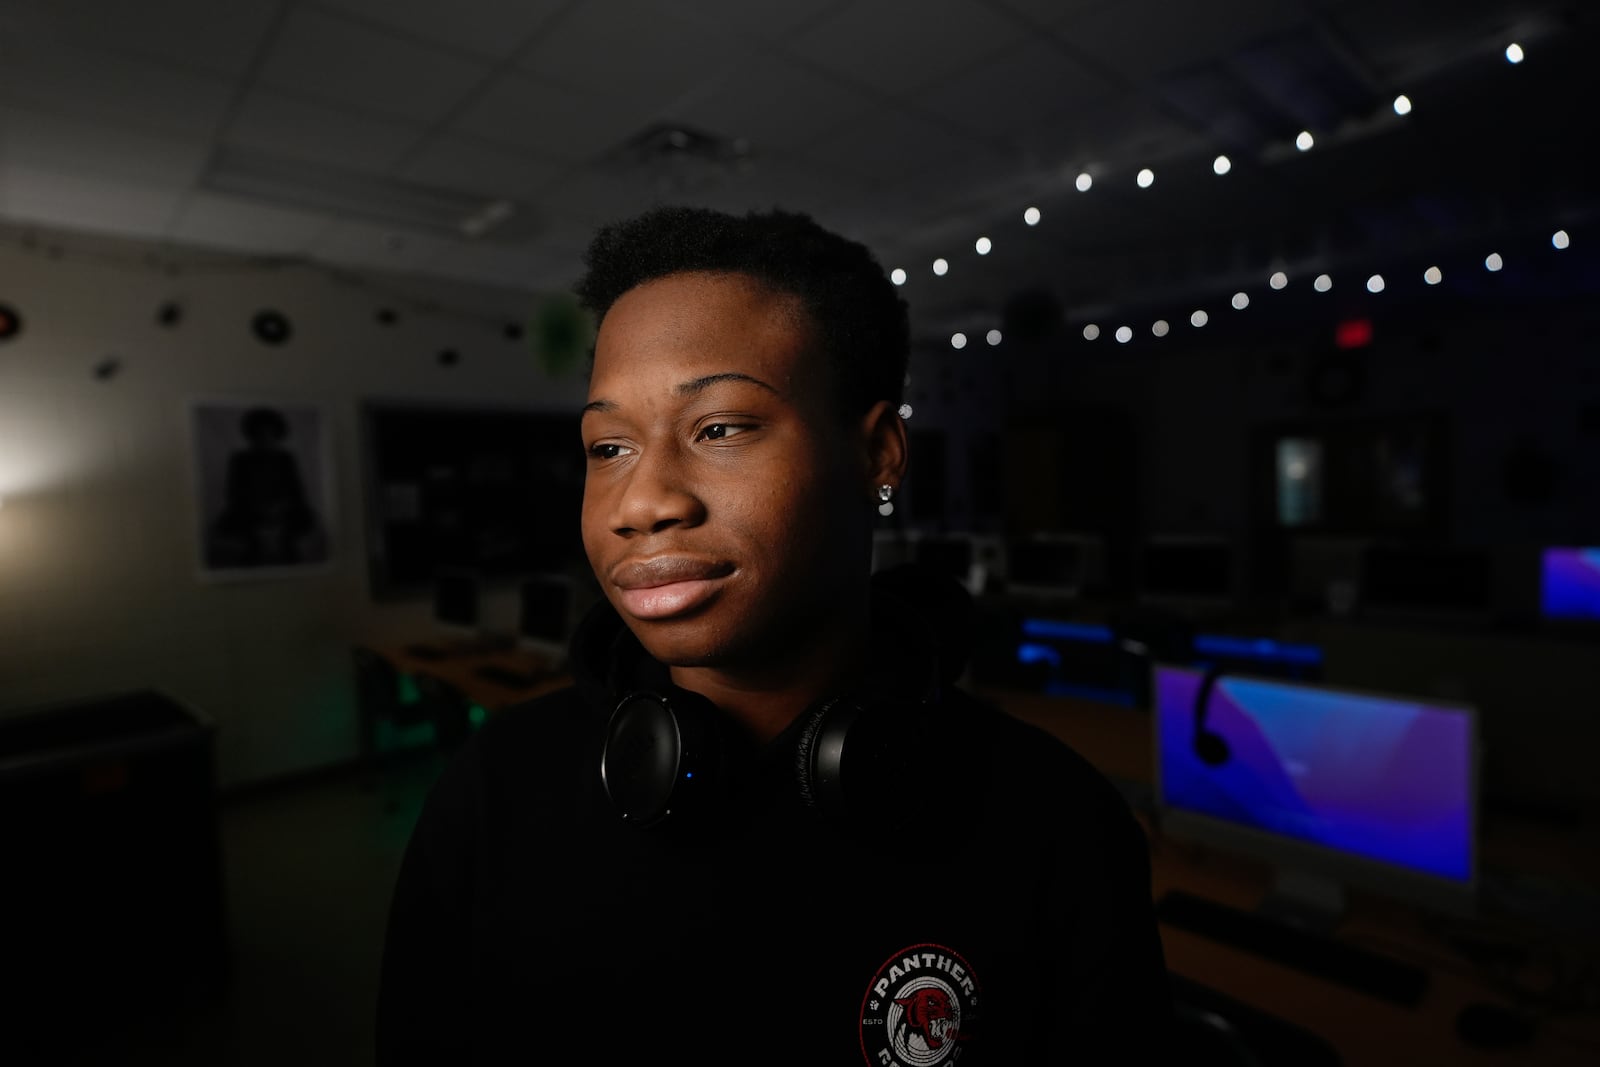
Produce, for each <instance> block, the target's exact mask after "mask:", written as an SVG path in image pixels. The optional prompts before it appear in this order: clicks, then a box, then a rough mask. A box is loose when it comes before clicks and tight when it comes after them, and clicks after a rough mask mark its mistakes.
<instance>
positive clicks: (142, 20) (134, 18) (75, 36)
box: [19, 0, 282, 77]
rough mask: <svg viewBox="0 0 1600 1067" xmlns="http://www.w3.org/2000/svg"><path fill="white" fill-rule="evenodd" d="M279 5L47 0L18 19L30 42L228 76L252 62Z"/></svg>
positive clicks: (256, 0) (263, 1)
mask: <svg viewBox="0 0 1600 1067" xmlns="http://www.w3.org/2000/svg"><path fill="white" fill-rule="evenodd" d="M281 6H282V5H281V4H280V3H279V2H278V0H228V3H226V4H219V3H216V2H215V0H139V2H138V3H123V2H120V0H49V2H48V3H36V4H32V5H24V6H23V7H22V8H21V14H20V25H21V27H22V29H23V30H24V33H25V35H26V38H27V39H28V40H31V41H37V40H39V39H41V38H47V39H50V40H52V41H55V42H57V43H63V44H73V45H78V46H82V47H89V48H95V49H98V50H102V51H108V52H125V53H130V54H133V55H137V56H142V57H145V58H147V59H157V60H161V61H165V62H167V63H171V64H172V65H174V66H179V67H191V68H195V69H198V70H202V71H215V72H217V73H220V74H224V75H227V76H230V77H231V76H233V75H236V74H238V73H239V72H241V71H243V70H245V69H246V67H247V66H248V65H249V62H250V59H251V57H252V56H254V55H255V53H256V50H257V49H258V48H259V47H261V44H262V41H263V39H264V38H265V36H266V34H267V32H268V31H269V30H270V28H271V26H272V24H273V21H274V19H275V18H276V17H277V12H278V9H279V8H280V7H281ZM30 16H31V17H30ZM20 36H21V35H19V38H20Z"/></svg>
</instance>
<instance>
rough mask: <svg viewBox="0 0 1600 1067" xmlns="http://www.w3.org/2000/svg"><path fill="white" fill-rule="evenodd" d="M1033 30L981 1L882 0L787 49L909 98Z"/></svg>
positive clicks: (851, 10) (822, 25)
mask: <svg viewBox="0 0 1600 1067" xmlns="http://www.w3.org/2000/svg"><path fill="white" fill-rule="evenodd" d="M1025 33H1026V31H1025V29H1024V28H1023V27H1021V26H1019V25H1017V23H1016V22H1015V21H1014V20H1012V19H1009V18H1007V17H1005V16H1004V15H1000V14H996V13H995V12H994V11H992V10H991V9H989V8H985V7H981V6H979V5H978V4H977V3H976V2H974V0H940V2H939V3H938V4H936V5H935V4H930V3H927V2H925V0H882V2H879V3H872V4H853V5H848V6H846V7H843V8H841V9H840V10H839V11H838V13H836V14H834V15H833V16H831V17H829V18H827V19H824V20H822V21H820V22H817V23H814V24H812V25H811V26H808V27H807V28H806V29H805V30H803V31H801V32H800V33H798V34H796V35H795V36H794V37H792V38H791V39H790V40H789V41H787V42H786V43H785V45H784V47H785V48H786V49H787V50H788V51H790V52H792V53H793V54H795V55H797V56H801V57H803V58H804V59H806V60H807V61H808V62H811V63H815V64H817V65H818V66H821V67H824V68H826V69H827V70H830V71H832V72H834V73H835V74H837V75H838V76H840V77H841V78H845V79H848V80H849V81H852V82H856V83H859V84H862V85H869V86H872V87H873V88H875V89H877V90H879V91H880V92H885V93H891V94H895V95H904V94H909V93H911V92H912V91H913V90H915V89H917V88H918V87H920V86H923V85H926V84H928V83H929V82H932V81H936V80H938V79H939V78H943V77H947V76H949V75H950V74H951V73H953V72H955V71H957V70H960V69H961V68H963V67H966V66H970V65H971V64H974V63H978V62H981V61H982V60H984V59H985V58H987V57H988V56H990V55H992V54H993V53H995V52H997V51H999V50H1000V49H1002V48H1005V47H1006V46H1008V45H1010V44H1012V43H1014V42H1017V41H1020V40H1022V39H1023V38H1024V35H1025Z"/></svg>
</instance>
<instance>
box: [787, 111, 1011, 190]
mask: <svg viewBox="0 0 1600 1067" xmlns="http://www.w3.org/2000/svg"><path fill="white" fill-rule="evenodd" d="M990 151H991V150H990V149H988V148H986V147H984V146H982V145H980V144H979V143H978V142H976V141H975V140H973V138H971V137H968V136H966V135H964V134H962V133H959V132H957V131H955V130H953V129H951V128H948V127H945V126H942V125H939V124H937V123H934V122H931V121H929V120H927V119H924V118H921V117H920V116H918V115H913V114H911V113H909V112H906V111H904V110H902V109H900V108H898V107H889V106H885V107H879V108H876V109H875V110H872V111H868V112H865V113H864V114H862V115H860V116H859V117H857V119H856V120H855V121H854V122H853V123H851V124H850V125H848V126H844V127H841V128H839V129H837V130H834V131H832V132H830V133H828V134H826V135H825V136H823V137H821V138H819V139H818V140H817V141H816V142H815V143H814V144H811V145H808V146H807V147H806V149H805V152H804V154H805V156H806V158H807V159H809V160H811V161H812V162H814V163H816V164H818V165H820V166H825V167H826V168H828V169H830V170H837V171H839V172H842V173H845V174H851V175H855V176H856V177H858V178H860V179H862V180H863V181H865V182H868V183H870V184H872V185H874V186H878V187H881V188H894V187H897V186H898V185H900V184H901V183H903V182H904V181H906V180H910V179H914V178H915V177H916V176H917V175H919V174H922V173H925V172H927V171H928V169H929V168H935V167H939V166H941V165H942V164H944V163H945V162H947V161H949V160H952V159H955V158H958V157H961V156H972V155H982V154H988V153H989V152H990Z"/></svg>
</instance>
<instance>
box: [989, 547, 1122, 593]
mask: <svg viewBox="0 0 1600 1067" xmlns="http://www.w3.org/2000/svg"><path fill="white" fill-rule="evenodd" d="M1103 561H1104V549H1103V546H1102V543H1101V540H1100V538H1098V537H1095V536H1092V535H1089V534H1071V533H1036V534H1031V535H1029V536H1026V537H1011V538H1007V539H1006V544H1005V577H1006V591H1007V592H1008V593H1011V594H1012V595H1014V596H1019V597H1029V598H1033V599H1041V600H1053V599H1071V598H1075V597H1079V596H1082V595H1083V594H1084V592H1085V590H1086V589H1087V588H1088V587H1089V586H1090V585H1092V584H1093V583H1094V580H1095V575H1096V572H1097V571H1098V570H1099V569H1101V566H1102V565H1103Z"/></svg>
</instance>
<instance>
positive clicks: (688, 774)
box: [683, 771, 694, 778]
mask: <svg viewBox="0 0 1600 1067" xmlns="http://www.w3.org/2000/svg"><path fill="white" fill-rule="evenodd" d="M683 776H684V777H685V778H693V777H694V772H693V771H685V772H683Z"/></svg>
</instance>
